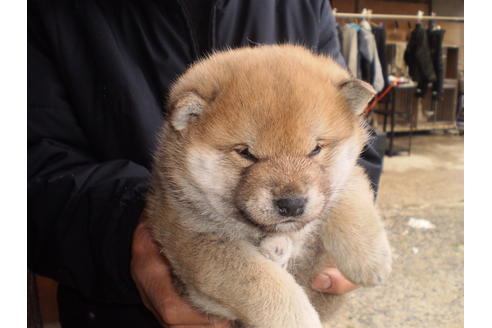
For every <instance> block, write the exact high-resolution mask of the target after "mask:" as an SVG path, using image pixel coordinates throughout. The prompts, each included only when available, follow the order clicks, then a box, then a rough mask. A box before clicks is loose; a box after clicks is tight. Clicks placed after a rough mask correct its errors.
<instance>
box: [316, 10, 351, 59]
mask: <svg viewBox="0 0 492 328" xmlns="http://www.w3.org/2000/svg"><path fill="white" fill-rule="evenodd" d="M319 23H320V29H319V31H320V32H319V42H318V51H319V52H320V53H322V54H325V55H328V56H330V57H332V58H333V59H335V60H336V61H337V62H338V63H339V64H340V65H342V66H344V67H346V64H345V59H344V58H343V56H342V51H341V50H340V40H339V38H338V32H337V28H336V21H335V16H333V12H332V10H331V6H330V2H329V1H322V2H321V10H320V21H319Z"/></svg>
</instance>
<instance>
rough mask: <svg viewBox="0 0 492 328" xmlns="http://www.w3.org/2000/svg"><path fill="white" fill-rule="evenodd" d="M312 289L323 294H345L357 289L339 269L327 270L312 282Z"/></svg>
mask: <svg viewBox="0 0 492 328" xmlns="http://www.w3.org/2000/svg"><path fill="white" fill-rule="evenodd" d="M311 287H312V288H313V289H314V290H317V291H319V292H321V293H328V294H345V293H348V292H350V291H352V290H354V289H356V288H357V286H356V285H354V284H353V283H351V282H350V281H348V280H347V279H346V278H345V277H344V276H342V273H341V272H340V271H339V270H338V269H337V268H327V269H325V270H323V271H322V272H321V273H320V274H318V275H317V276H316V277H315V278H314V279H313V281H312V282H311Z"/></svg>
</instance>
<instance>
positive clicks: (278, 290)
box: [146, 45, 391, 328]
mask: <svg viewBox="0 0 492 328" xmlns="http://www.w3.org/2000/svg"><path fill="white" fill-rule="evenodd" d="M374 93H375V92H374V90H373V88H372V87H371V86H370V85H368V84H367V83H365V82H362V81H360V80H355V79H353V78H351V77H350V75H349V73H347V71H346V70H345V69H343V68H342V67H340V66H339V65H338V64H336V63H335V62H334V61H333V60H331V59H330V58H327V57H324V56H319V55H315V54H313V53H311V52H310V51H308V50H306V49H304V48H302V47H299V46H291V45H283V46H262V47H257V48H242V49H236V50H229V51H225V52H220V53H216V54H214V55H212V56H210V57H209V58H208V59H205V60H203V61H201V62H199V63H197V64H196V65H194V66H193V67H191V68H190V69H189V70H188V71H187V72H186V73H185V74H184V75H183V76H181V77H180V78H179V80H178V81H177V82H176V83H175V84H174V86H173V88H172V90H171V92H170V96H169V111H168V112H169V117H168V120H167V122H166V123H165V126H164V128H163V131H162V134H161V135H160V138H159V141H160V144H159V146H158V150H157V152H156V154H155V163H154V168H153V180H152V187H151V191H150V192H149V195H148V203H147V208H146V211H147V216H148V217H149V220H150V223H151V226H152V233H153V237H154V238H155V240H156V241H157V242H158V244H159V245H160V246H161V247H162V250H163V253H164V254H165V255H166V257H167V258H168V259H169V260H170V262H171V266H172V268H173V272H174V274H175V276H176V285H177V286H178V287H179V289H180V290H181V292H182V293H183V295H185V296H186V297H187V298H188V299H189V301H190V302H191V303H192V304H193V305H194V306H196V307H197V308H198V309H200V310H202V311H204V312H207V313H209V314H213V315H217V316H220V317H225V318H228V319H231V320H236V321H235V322H236V323H237V325H238V326H242V327H257V328H267V327H268V328H272V327H278V328H286V327H309V328H316V327H322V323H324V322H326V321H327V319H328V317H329V315H330V314H331V313H332V312H333V311H334V310H335V309H336V308H337V306H338V304H339V303H340V302H339V301H340V300H341V298H342V297H341V296H334V295H325V294H321V293H318V292H316V291H314V290H312V289H311V288H310V282H311V280H312V279H313V278H314V276H316V274H318V273H319V272H320V271H321V270H322V269H324V268H326V267H328V266H336V267H338V268H339V270H340V271H341V272H342V273H343V274H344V276H345V277H347V278H348V279H349V280H351V281H352V282H353V283H355V284H358V285H362V286H373V285H376V284H379V283H380V282H382V281H383V280H384V279H385V278H386V277H387V276H388V274H389V272H390V269H391V254H390V247H389V244H388V241H387V237H386V233H385V231H384V227H383V224H382V222H381V220H380V217H379V216H378V213H377V211H376V209H375V207H374V204H373V194H372V191H371V189H370V186H369V182H368V179H367V177H366V176H365V174H364V172H363V170H362V169H361V168H360V167H358V166H357V165H356V160H357V158H358V156H359V154H360V152H361V150H362V148H363V146H364V144H365V142H366V141H367V133H366V130H365V128H364V124H363V121H362V119H361V117H360V114H361V113H362V112H363V110H364V108H365V107H366V105H367V103H368V101H369V100H370V99H371V98H372V97H373V95H374Z"/></svg>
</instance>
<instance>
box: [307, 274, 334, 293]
mask: <svg viewBox="0 0 492 328" xmlns="http://www.w3.org/2000/svg"><path fill="white" fill-rule="evenodd" d="M331 285H332V283H331V278H330V276H329V275H327V274H326V273H324V272H321V273H320V274H318V275H317V276H316V277H315V278H314V279H313V281H312V282H311V288H313V289H314V290H316V291H318V292H321V293H326V292H327V291H328V290H329V289H330V287H331Z"/></svg>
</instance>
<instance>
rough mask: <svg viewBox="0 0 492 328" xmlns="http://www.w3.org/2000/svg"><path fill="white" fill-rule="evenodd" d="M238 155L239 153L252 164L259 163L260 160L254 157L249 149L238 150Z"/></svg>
mask: <svg viewBox="0 0 492 328" xmlns="http://www.w3.org/2000/svg"><path fill="white" fill-rule="evenodd" d="M236 153H238V154H239V155H240V156H241V157H243V158H245V159H247V160H248V161H251V162H258V158H256V157H255V156H253V155H252V154H251V153H250V152H249V149H248V148H242V149H236Z"/></svg>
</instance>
